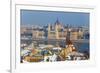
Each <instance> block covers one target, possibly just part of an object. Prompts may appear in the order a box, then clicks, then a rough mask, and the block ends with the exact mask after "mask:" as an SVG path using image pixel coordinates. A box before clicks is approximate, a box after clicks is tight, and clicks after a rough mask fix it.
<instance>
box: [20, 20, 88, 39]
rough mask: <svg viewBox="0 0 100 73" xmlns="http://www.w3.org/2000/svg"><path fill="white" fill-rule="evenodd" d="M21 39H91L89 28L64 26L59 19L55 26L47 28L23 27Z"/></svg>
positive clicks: (49, 25)
mask: <svg viewBox="0 0 100 73" xmlns="http://www.w3.org/2000/svg"><path fill="white" fill-rule="evenodd" d="M20 30H21V39H25V38H26V39H29V38H31V39H66V36H67V37H69V38H70V40H78V39H89V28H87V27H82V26H81V27H71V26H68V25H66V26H65V25H63V24H62V23H61V22H60V21H59V20H58V19H57V20H56V21H55V23H54V24H48V25H47V26H41V27H40V26H37V27H36V26H35V25H33V26H32V25H31V26H24V25H23V26H22V25H21V28H20Z"/></svg>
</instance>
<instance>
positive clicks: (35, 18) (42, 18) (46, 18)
mask: <svg viewBox="0 0 100 73" xmlns="http://www.w3.org/2000/svg"><path fill="white" fill-rule="evenodd" d="M20 14H21V25H37V26H45V25H48V24H54V23H55V21H56V20H57V19H58V20H59V21H60V23H61V24H63V25H67V24H70V25H71V26H89V13H82V12H60V11H58V12H57V11H40V10H21V12H20Z"/></svg>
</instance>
